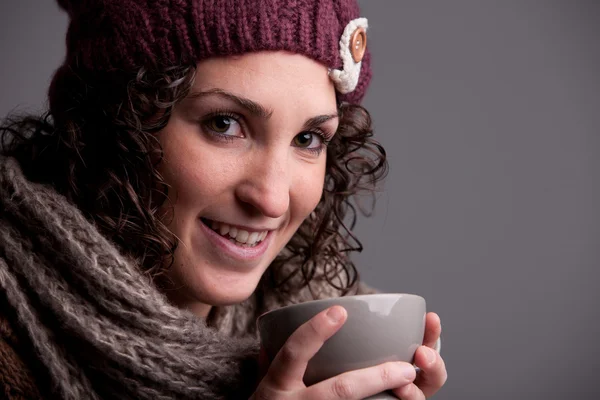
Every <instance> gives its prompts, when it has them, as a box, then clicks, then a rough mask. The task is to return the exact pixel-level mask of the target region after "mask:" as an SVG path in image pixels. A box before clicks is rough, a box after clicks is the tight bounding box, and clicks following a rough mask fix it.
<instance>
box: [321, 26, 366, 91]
mask: <svg viewBox="0 0 600 400" xmlns="http://www.w3.org/2000/svg"><path fill="white" fill-rule="evenodd" d="M368 26H369V24H368V21H367V19H366V18H357V19H353V20H352V21H350V22H348V25H346V28H345V29H344V33H343V34H342V37H341V39H340V56H341V58H342V65H343V69H341V70H339V69H331V70H329V77H330V78H331V80H333V82H334V83H335V88H336V89H337V91H338V92H340V93H341V94H346V93H350V92H352V91H353V90H354V89H356V85H358V78H359V77H360V67H361V65H362V57H363V56H364V53H365V49H366V46H367V34H366V31H367V28H368Z"/></svg>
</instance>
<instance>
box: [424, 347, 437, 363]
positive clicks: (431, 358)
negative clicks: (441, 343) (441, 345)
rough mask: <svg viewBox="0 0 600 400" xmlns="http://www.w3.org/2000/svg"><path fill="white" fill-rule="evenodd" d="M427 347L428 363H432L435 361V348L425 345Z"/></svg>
mask: <svg viewBox="0 0 600 400" xmlns="http://www.w3.org/2000/svg"><path fill="white" fill-rule="evenodd" d="M423 348H424V349H425V359H427V364H431V363H433V362H434V361H435V350H433V349H430V348H429V347H423Z"/></svg>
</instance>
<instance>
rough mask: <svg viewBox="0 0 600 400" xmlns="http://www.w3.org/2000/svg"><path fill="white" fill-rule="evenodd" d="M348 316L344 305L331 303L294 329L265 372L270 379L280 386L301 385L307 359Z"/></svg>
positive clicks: (277, 386) (284, 388) (288, 388)
mask: <svg viewBox="0 0 600 400" xmlns="http://www.w3.org/2000/svg"><path fill="white" fill-rule="evenodd" d="M347 316H348V313H347V312H346V310H345V309H344V308H343V307H340V306H333V307H330V308H328V309H327V310H325V311H322V312H320V313H319V314H317V315H316V316H314V317H313V318H312V319H310V320H309V321H308V322H306V323H304V324H303V325H301V326H300V327H299V328H298V329H296V331H295V332H294V333H292V335H291V336H290V337H289V338H288V340H287V341H286V342H285V344H284V345H283V347H282V348H281V350H280V351H279V352H278V353H277V355H276V356H275V358H274V359H273V362H271V366H270V367H269V371H268V373H267V376H266V378H267V379H268V380H269V382H270V383H271V384H272V385H274V386H275V387H276V388H278V389H281V390H290V389H295V388H296V387H298V386H304V384H303V382H302V378H303V377H304V373H305V372H306V366H307V365H308V362H309V361H310V359H311V358H313V356H314V355H315V354H317V352H318V351H319V349H320V348H321V346H323V343H325V341H326V340H327V339H329V338H330V337H331V336H333V334H334V333H335V332H337V330H338V329H339V328H340V327H341V326H342V325H343V324H344V322H345V321H346V318H347Z"/></svg>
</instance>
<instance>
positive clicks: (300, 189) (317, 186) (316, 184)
mask: <svg viewBox="0 0 600 400" xmlns="http://www.w3.org/2000/svg"><path fill="white" fill-rule="evenodd" d="M312 168H314V170H312V171H306V169H304V171H303V174H300V175H299V176H298V178H297V179H296V180H295V182H294V186H293V188H292V191H291V193H290V201H291V206H292V207H293V208H292V210H291V211H292V213H293V214H294V215H295V217H296V219H299V220H304V219H305V218H306V217H308V215H309V214H310V213H311V212H312V211H313V210H314V209H315V208H316V207H317V205H318V204H319V201H320V200H321V197H322V194H323V186H324V180H325V163H323V165H322V166H314V167H311V169H312Z"/></svg>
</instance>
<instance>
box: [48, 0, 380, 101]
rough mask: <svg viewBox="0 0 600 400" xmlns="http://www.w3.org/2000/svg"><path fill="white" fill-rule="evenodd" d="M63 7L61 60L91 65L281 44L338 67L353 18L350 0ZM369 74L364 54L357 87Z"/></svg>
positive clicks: (79, 2) (103, 1)
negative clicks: (64, 37)
mask: <svg viewBox="0 0 600 400" xmlns="http://www.w3.org/2000/svg"><path fill="white" fill-rule="evenodd" d="M58 3H59V5H60V6H61V7H62V8H63V9H64V10H66V11H67V12H68V14H69V19H70V23H69V28H68V32H67V55H66V60H65V65H69V66H73V67H77V68H80V67H83V68H86V69H88V70H92V71H114V70H124V71H136V70H137V69H138V68H140V67H142V66H144V67H155V68H156V67H165V66H173V65H175V66H177V65H181V64H195V63H197V62H199V61H201V60H204V59H206V58H210V57H220V56H230V55H239V54H244V53H249V52H254V51H269V50H271V51H277V50H285V51H290V52H293V53H298V54H303V55H305V56H307V57H310V58H312V59H314V60H316V61H319V62H321V63H323V64H324V65H326V66H327V67H329V68H331V69H338V68H342V67H343V65H342V59H341V56H340V43H339V42H340V38H341V35H342V33H343V31H344V28H345V27H346V25H347V24H348V23H349V22H350V21H352V20H353V19H355V18H358V17H360V14H359V13H360V10H359V7H358V4H357V2H356V0H195V1H194V0H143V1H140V0H58ZM370 79H371V68H370V54H369V53H368V51H367V53H366V54H365V57H364V59H363V61H362V67H361V75H360V79H359V81H358V85H357V87H356V89H355V90H354V91H352V92H350V93H348V94H345V95H340V98H341V100H344V101H347V102H351V103H359V102H360V101H361V99H362V98H363V96H364V94H365V91H366V88H367V86H368V84H369V81H370Z"/></svg>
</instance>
